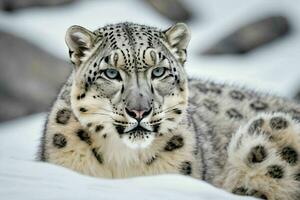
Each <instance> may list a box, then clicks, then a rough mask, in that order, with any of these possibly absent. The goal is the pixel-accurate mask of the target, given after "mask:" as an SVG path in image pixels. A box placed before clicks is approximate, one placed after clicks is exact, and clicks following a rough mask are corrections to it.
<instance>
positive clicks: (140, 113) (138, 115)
mask: <svg viewBox="0 0 300 200" xmlns="http://www.w3.org/2000/svg"><path fill="white" fill-rule="evenodd" d="M125 110H126V113H127V114H128V115H129V116H130V117H132V118H135V119H136V120H141V119H143V118H144V117H146V116H147V115H149V114H150V112H151V110H152V108H150V109H149V110H134V109H132V110H129V109H128V108H125Z"/></svg>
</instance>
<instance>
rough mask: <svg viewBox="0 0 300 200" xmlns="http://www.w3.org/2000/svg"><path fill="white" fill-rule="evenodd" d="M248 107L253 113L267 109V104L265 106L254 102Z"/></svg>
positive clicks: (257, 101)
mask: <svg viewBox="0 0 300 200" xmlns="http://www.w3.org/2000/svg"><path fill="white" fill-rule="evenodd" d="M250 107H251V108H252V109H253V110H255V111H263V110H266V109H267V108H268V104H266V103H265V102H262V101H260V100H256V101H253V102H252V103H251V104H250Z"/></svg>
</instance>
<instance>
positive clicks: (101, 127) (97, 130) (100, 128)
mask: <svg viewBox="0 0 300 200" xmlns="http://www.w3.org/2000/svg"><path fill="white" fill-rule="evenodd" d="M103 128H104V127H103V126H102V125H97V126H96V128H95V132H99V131H101V130H102V129H103Z"/></svg>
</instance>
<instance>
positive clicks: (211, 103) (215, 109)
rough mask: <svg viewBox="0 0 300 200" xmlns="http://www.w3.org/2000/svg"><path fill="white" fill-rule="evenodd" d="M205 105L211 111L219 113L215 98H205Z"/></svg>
mask: <svg viewBox="0 0 300 200" xmlns="http://www.w3.org/2000/svg"><path fill="white" fill-rule="evenodd" d="M203 105H204V107H206V108H207V109H208V110H209V111H211V112H214V113H216V114H217V113H218V112H219V110H218V104H217V103H216V102H214V101H213V100H209V99H204V100H203Z"/></svg>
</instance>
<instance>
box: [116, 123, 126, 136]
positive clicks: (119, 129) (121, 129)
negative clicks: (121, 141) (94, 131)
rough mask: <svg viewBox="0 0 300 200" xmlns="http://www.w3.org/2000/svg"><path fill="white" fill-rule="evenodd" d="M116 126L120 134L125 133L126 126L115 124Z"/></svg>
mask: <svg viewBox="0 0 300 200" xmlns="http://www.w3.org/2000/svg"><path fill="white" fill-rule="evenodd" d="M115 128H116V130H117V132H118V133H119V135H122V134H124V129H125V127H124V126H120V125H115Z"/></svg>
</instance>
